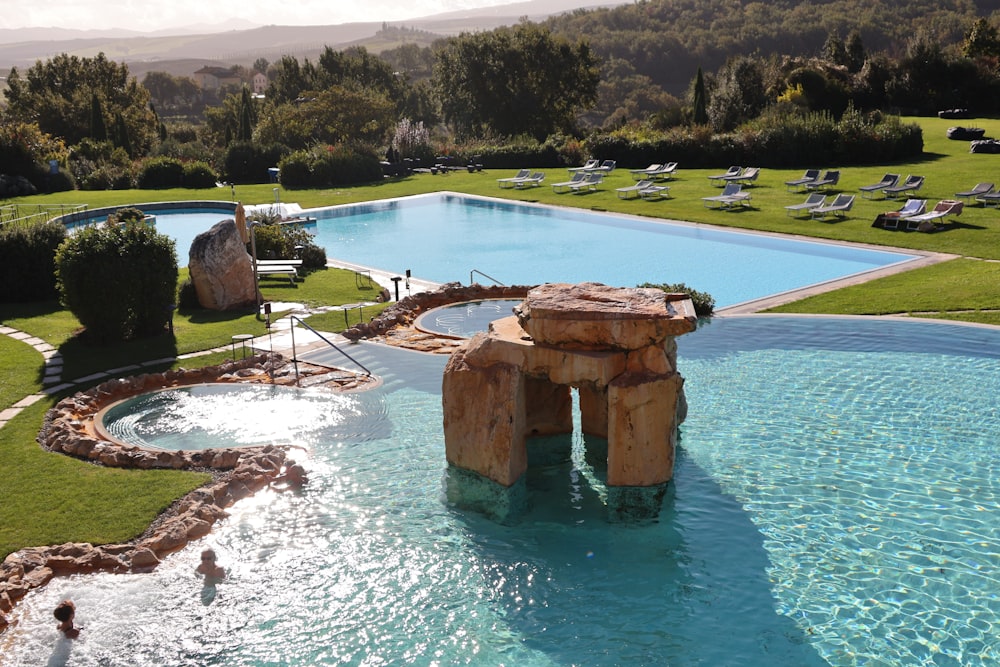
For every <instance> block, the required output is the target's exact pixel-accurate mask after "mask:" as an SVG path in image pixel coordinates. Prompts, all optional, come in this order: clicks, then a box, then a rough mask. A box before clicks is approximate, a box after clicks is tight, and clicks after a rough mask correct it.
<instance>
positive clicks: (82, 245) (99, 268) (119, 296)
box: [55, 223, 177, 343]
mask: <svg viewBox="0 0 1000 667" xmlns="http://www.w3.org/2000/svg"><path fill="white" fill-rule="evenodd" d="M55 261H56V275H57V284H58V287H59V294H60V298H61V300H62V303H63V305H65V306H66V307H67V308H69V310H70V311H71V312H72V313H73V314H74V315H75V316H76V318H77V319H78V320H80V323H81V324H82V325H83V326H84V327H86V332H85V336H86V338H87V339H88V340H89V341H91V342H94V343H114V342H118V341H124V340H131V339H133V338H142V337H145V336H154V335H158V334H162V333H163V332H164V331H165V330H166V328H167V325H168V323H169V321H170V314H171V313H170V307H171V306H172V305H173V304H174V302H175V298H176V289H177V252H176V250H175V244H174V241H173V240H172V239H170V237H168V236H165V235H163V234H160V233H158V232H157V231H156V229H155V228H153V227H150V226H148V225H146V224H143V223H126V224H123V225H107V224H103V225H91V226H89V227H86V228H84V229H81V230H80V231H78V232H76V233H75V234H73V235H72V236H70V237H68V238H67V239H66V240H65V241H63V243H62V245H60V246H59V249H58V251H57V252H56V260H55Z"/></svg>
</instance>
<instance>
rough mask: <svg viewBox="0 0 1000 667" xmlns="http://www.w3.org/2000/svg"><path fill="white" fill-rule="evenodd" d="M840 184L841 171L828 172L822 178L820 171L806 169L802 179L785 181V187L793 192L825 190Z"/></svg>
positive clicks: (831, 170) (832, 170)
mask: <svg viewBox="0 0 1000 667" xmlns="http://www.w3.org/2000/svg"><path fill="white" fill-rule="evenodd" d="M839 182H840V171H839V170H836V169H830V170H827V172H826V173H825V174H823V175H822V176H820V170H819V169H806V171H805V172H804V173H803V174H802V177H801V178H796V179H795V180H792V181H785V186H786V187H787V188H788V189H789V190H791V191H796V190H823V189H829V188H831V187H833V186H834V185H837V184H838V183H839Z"/></svg>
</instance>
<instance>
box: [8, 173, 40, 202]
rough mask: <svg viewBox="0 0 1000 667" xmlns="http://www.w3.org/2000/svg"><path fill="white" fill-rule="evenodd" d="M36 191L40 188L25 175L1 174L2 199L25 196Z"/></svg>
mask: <svg viewBox="0 0 1000 667" xmlns="http://www.w3.org/2000/svg"><path fill="white" fill-rule="evenodd" d="M36 192H38V190H37V189H36V188H35V186H34V185H32V184H31V181H29V180H28V179H27V178H25V177H24V176H21V175H17V176H11V175H10V174H0V199H9V198H11V197H24V196H25V195H33V194H35V193H36Z"/></svg>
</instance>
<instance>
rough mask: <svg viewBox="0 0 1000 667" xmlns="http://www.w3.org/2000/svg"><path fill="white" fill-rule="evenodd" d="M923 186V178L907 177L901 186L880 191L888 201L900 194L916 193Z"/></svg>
mask: <svg viewBox="0 0 1000 667" xmlns="http://www.w3.org/2000/svg"><path fill="white" fill-rule="evenodd" d="M923 184H924V177H923V176H907V177H906V180H905V181H903V182H902V183H901V184H899V185H896V186H893V187H891V188H886V189H884V190H882V192H884V193H885V196H886V197H888V198H889V199H894V198H896V197H897V196H899V195H901V194H906V193H910V192H916V191H917V190H919V189H920V188H921V186H922V185H923Z"/></svg>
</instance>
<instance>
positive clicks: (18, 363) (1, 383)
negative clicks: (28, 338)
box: [0, 336, 44, 410]
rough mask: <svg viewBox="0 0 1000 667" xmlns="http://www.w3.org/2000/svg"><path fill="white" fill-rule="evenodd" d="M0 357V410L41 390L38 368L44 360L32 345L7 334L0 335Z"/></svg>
mask: <svg viewBox="0 0 1000 667" xmlns="http://www.w3.org/2000/svg"><path fill="white" fill-rule="evenodd" d="M0 359H3V368H4V370H3V372H2V373H0V410H4V409H6V408H9V407H10V406H12V405H14V404H15V403H17V402H18V401H20V400H21V399H22V398H24V397H25V396H30V395H31V394H34V393H35V392H37V391H39V390H41V388H42V383H41V377H40V376H39V372H38V368H39V367H40V366H41V364H42V362H43V361H44V360H43V359H42V355H40V354H39V353H38V352H36V351H35V349H34V348H33V347H31V346H30V345H28V344H27V343H22V342H21V341H18V340H14V339H13V338H9V337H8V336H0Z"/></svg>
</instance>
